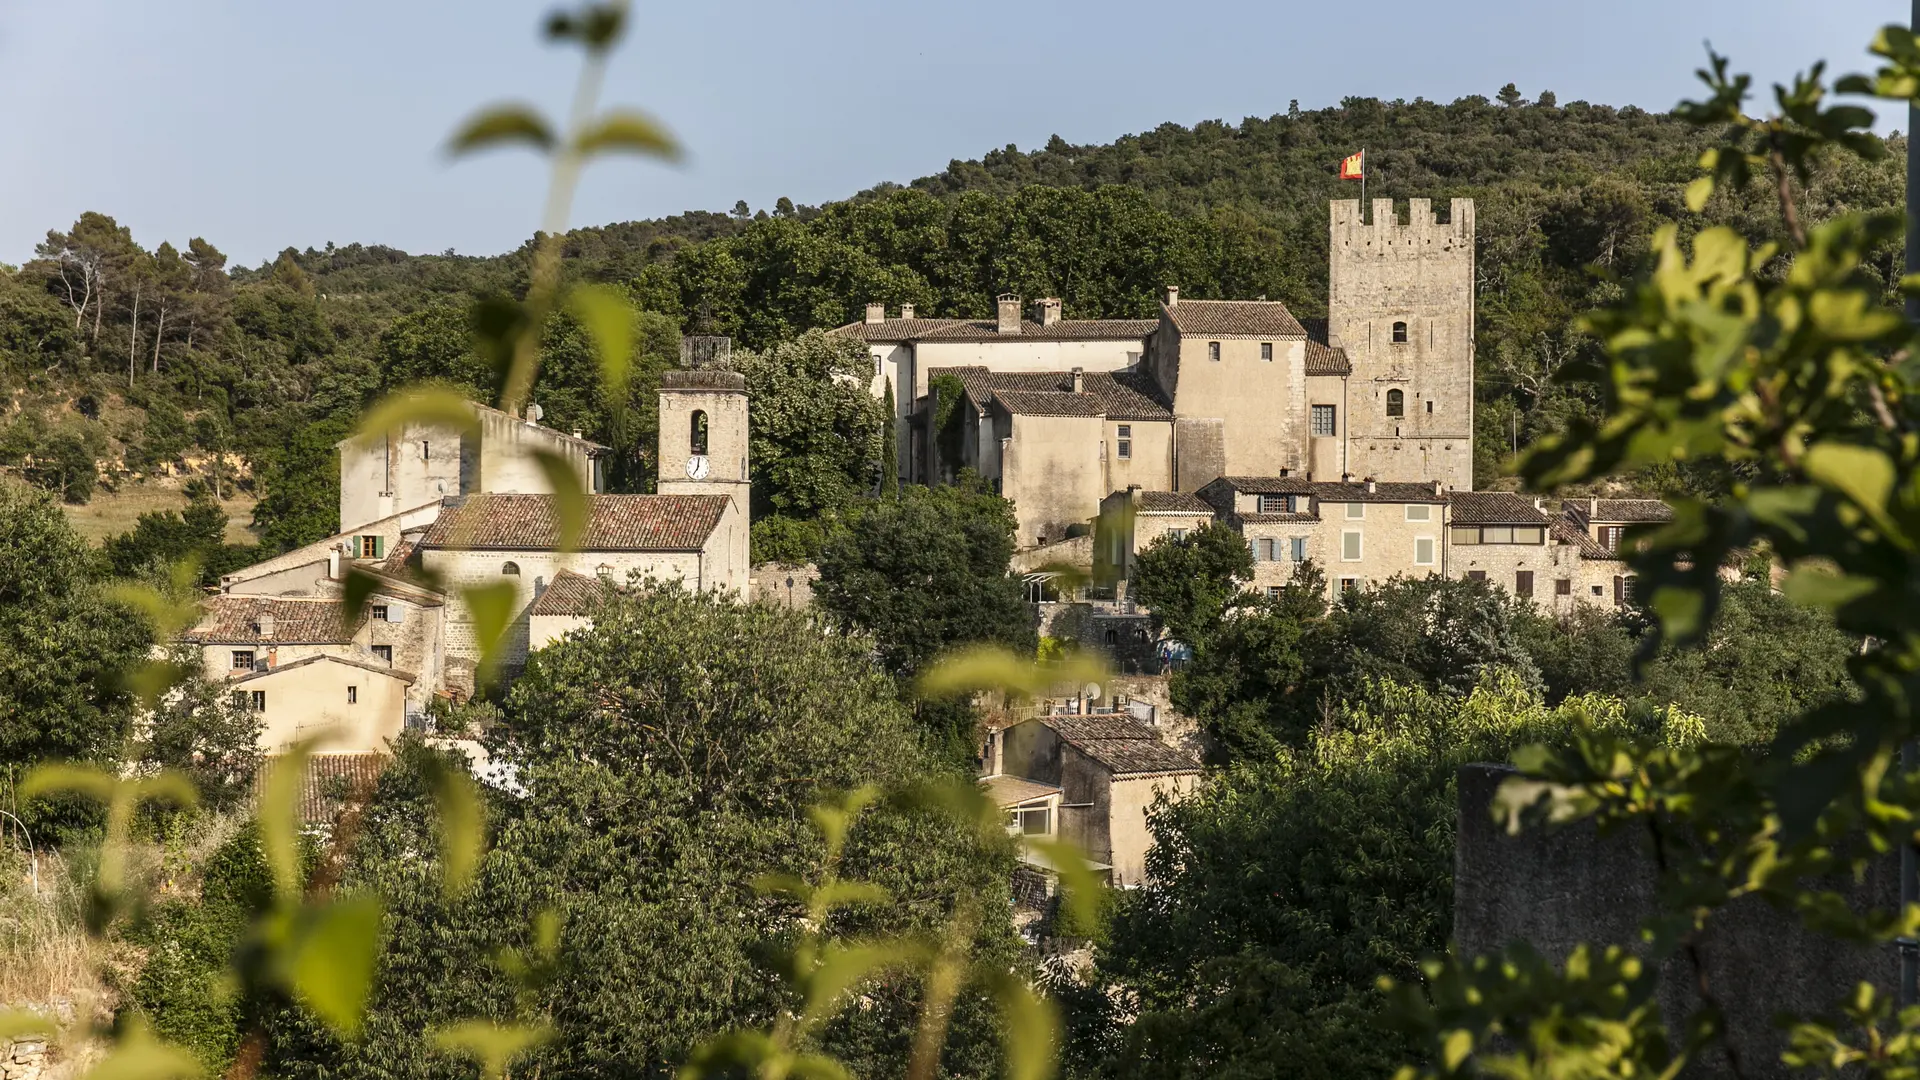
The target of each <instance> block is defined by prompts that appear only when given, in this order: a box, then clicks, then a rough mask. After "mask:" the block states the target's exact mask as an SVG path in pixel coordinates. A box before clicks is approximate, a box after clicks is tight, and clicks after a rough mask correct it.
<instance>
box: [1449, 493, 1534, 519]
mask: <svg viewBox="0 0 1920 1080" xmlns="http://www.w3.org/2000/svg"><path fill="white" fill-rule="evenodd" d="M1448 501H1449V502H1451V503H1452V504H1453V520H1454V523H1455V524H1458V525H1545V524H1546V523H1547V515H1546V513H1545V512H1543V511H1542V510H1541V509H1540V508H1539V507H1538V506H1535V505H1534V503H1533V500H1532V499H1529V498H1526V497H1525V496H1522V495H1515V494H1514V493H1512V492H1510V491H1456V492H1453V493H1452V495H1451V496H1449V498H1448Z"/></svg>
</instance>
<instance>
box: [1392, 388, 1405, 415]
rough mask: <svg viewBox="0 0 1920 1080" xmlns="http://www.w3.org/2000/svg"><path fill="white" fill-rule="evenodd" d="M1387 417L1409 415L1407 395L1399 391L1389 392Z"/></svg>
mask: <svg viewBox="0 0 1920 1080" xmlns="http://www.w3.org/2000/svg"><path fill="white" fill-rule="evenodd" d="M1387 415H1388V416H1405V415H1407V395H1405V394H1403V393H1401V392H1400V391H1398V390H1389V391H1387Z"/></svg>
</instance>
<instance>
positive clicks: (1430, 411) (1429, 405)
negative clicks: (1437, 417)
mask: <svg viewBox="0 0 1920 1080" xmlns="http://www.w3.org/2000/svg"><path fill="white" fill-rule="evenodd" d="M1427 415H1428V416H1432V415H1433V401H1432V399H1428V401H1427Z"/></svg>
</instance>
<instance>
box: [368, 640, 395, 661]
mask: <svg viewBox="0 0 1920 1080" xmlns="http://www.w3.org/2000/svg"><path fill="white" fill-rule="evenodd" d="M373 658H374V659H375V660H378V661H380V662H382V663H386V664H391V663H393V646H391V645H375V646H374V647H373Z"/></svg>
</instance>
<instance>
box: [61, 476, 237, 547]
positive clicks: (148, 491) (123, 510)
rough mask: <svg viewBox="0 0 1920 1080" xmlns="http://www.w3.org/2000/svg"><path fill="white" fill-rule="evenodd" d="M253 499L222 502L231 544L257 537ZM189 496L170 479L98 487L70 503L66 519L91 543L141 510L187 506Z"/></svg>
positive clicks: (119, 529) (127, 524)
mask: <svg viewBox="0 0 1920 1080" xmlns="http://www.w3.org/2000/svg"><path fill="white" fill-rule="evenodd" d="M253 504H254V500H253V499H250V498H247V497H245V496H241V497H239V498H233V499H227V500H226V501H224V502H222V503H221V504H220V506H221V508H222V509H224V510H226V512H227V542H228V543H232V544H251V543H254V542H256V541H257V539H258V538H257V537H255V536H254V535H253V533H252V531H251V530H249V529H248V528H247V523H248V522H249V521H251V520H253ZM186 505H187V500H186V496H184V495H182V494H180V484H179V482H178V481H175V480H171V479H161V480H149V481H146V482H144V483H139V484H128V485H126V486H124V487H122V488H121V489H120V490H119V491H114V492H108V491H98V492H95V493H94V496H93V498H92V499H91V500H89V501H88V502H87V503H86V505H84V506H72V505H69V506H67V507H66V508H65V509H66V512H67V520H68V521H70V522H72V523H73V527H74V529H75V530H77V531H78V532H79V533H80V535H81V536H84V537H86V538H87V541H88V542H89V543H92V544H99V543H101V542H102V541H104V540H105V539H106V538H107V537H109V536H113V535H115V534H117V533H123V532H126V531H127V530H129V529H131V528H133V526H134V523H135V522H136V521H139V520H140V515H141V514H150V513H153V512H155V511H160V510H183V509H185V508H186Z"/></svg>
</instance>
